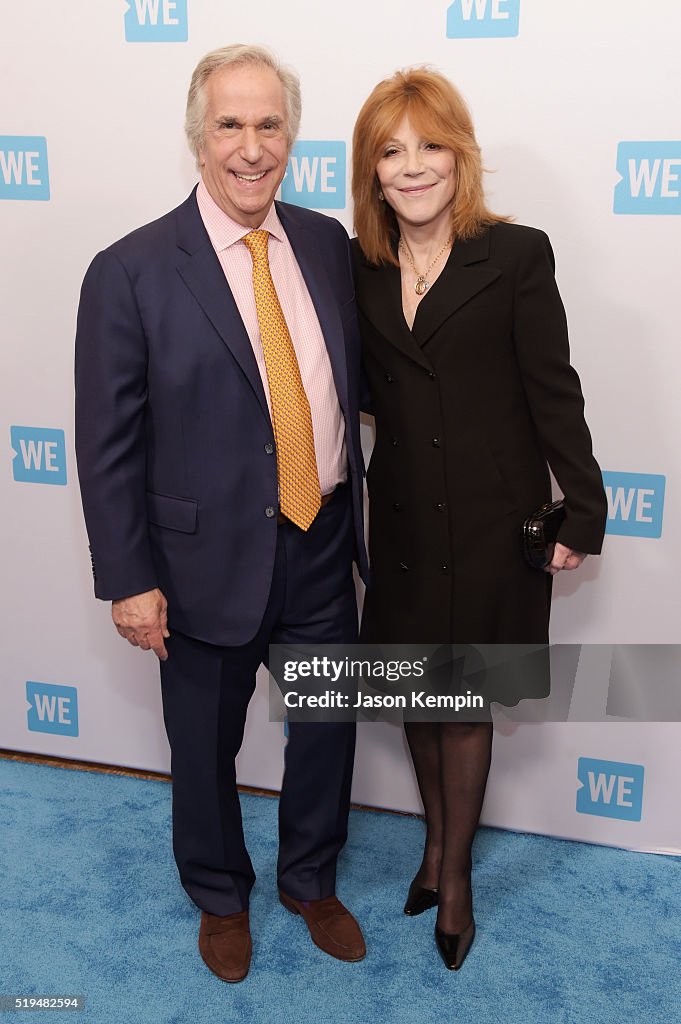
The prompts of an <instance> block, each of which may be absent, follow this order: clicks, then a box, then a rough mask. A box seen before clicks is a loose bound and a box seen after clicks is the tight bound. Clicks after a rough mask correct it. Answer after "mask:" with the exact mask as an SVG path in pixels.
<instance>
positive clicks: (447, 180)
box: [376, 117, 456, 228]
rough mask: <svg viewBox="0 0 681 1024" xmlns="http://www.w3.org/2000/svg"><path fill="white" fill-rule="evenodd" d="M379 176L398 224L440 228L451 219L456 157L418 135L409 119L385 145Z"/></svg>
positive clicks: (377, 171)
mask: <svg viewBox="0 0 681 1024" xmlns="http://www.w3.org/2000/svg"><path fill="white" fill-rule="evenodd" d="M376 175H377V177H378V181H379V183H380V186H381V191H382V192H383V195H384V196H385V201H386V202H387V203H389V204H390V206H392V208H393V210H394V211H395V214H396V215H397V219H398V221H401V222H403V223H405V224H409V225H412V226H414V227H426V226H429V225H431V226H432V227H433V228H436V227H437V226H438V225H439V224H440V223H442V222H444V221H447V220H448V219H449V211H450V207H451V204H452V201H453V199H454V194H455V192H456V161H455V158H454V154H453V152H452V151H451V149H445V147H444V146H440V145H438V144H437V143H435V142H431V141H430V140H429V139H427V138H423V137H422V136H421V135H420V134H418V133H417V132H415V131H414V129H413V128H412V126H411V124H410V123H409V119H408V118H407V117H405V118H404V119H403V120H402V121H401V122H400V124H399V125H398V126H397V129H396V131H395V136H394V138H392V139H389V140H388V142H387V143H386V144H385V146H384V148H383V155H382V156H381V158H380V160H379V161H378V164H377V166H376Z"/></svg>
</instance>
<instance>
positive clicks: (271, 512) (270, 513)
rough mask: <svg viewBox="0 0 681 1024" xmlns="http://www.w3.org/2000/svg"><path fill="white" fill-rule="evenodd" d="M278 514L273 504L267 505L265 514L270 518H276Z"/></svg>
mask: <svg viewBox="0 0 681 1024" xmlns="http://www.w3.org/2000/svg"><path fill="white" fill-rule="evenodd" d="M276 514H277V513H276V511H275V509H274V507H273V506H272V505H268V506H267V507H266V509H265V515H266V516H267V518H268V519H274V517H275V515H276Z"/></svg>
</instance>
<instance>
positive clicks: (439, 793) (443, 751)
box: [404, 722, 492, 933]
mask: <svg viewBox="0 0 681 1024" xmlns="http://www.w3.org/2000/svg"><path fill="white" fill-rule="evenodd" d="M404 731H405V733H406V734H407V742H408V743H409V749H410V750H411V756H412V759H413V761H414V768H415V769H416V778H417V780H418V784H419V790H420V793H421V799H422V801H423V807H424V810H425V813H426V845H425V849H424V851H423V860H422V862H421V866H420V868H419V870H418V872H417V874H416V879H417V882H418V883H419V884H420V885H422V886H424V887H425V888H428V889H439V892H440V897H439V904H438V912H437V923H438V925H439V927H440V928H441V929H442V930H443V931H445V932H450V933H458V932H461V931H463V930H464V928H466V927H467V926H468V924H469V923H470V920H471V916H472V913H473V903H472V895H471V875H470V873H471V847H472V845H473V837H474V836H475V831H476V829H477V827H478V821H479V819H480V811H481V809H482V801H483V799H484V796H485V786H486V785H487V776H488V774H489V766H490V760H491V756H492V724H491V722H472V723H464V722H405V725H404Z"/></svg>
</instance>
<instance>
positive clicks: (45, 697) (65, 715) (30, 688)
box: [26, 682, 78, 736]
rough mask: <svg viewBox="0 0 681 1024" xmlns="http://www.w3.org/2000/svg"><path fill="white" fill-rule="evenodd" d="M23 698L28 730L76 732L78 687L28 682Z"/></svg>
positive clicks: (75, 733) (69, 734) (73, 734)
mask: <svg viewBox="0 0 681 1024" xmlns="http://www.w3.org/2000/svg"><path fill="white" fill-rule="evenodd" d="M26 700H27V701H28V713H27V717H28V728H29V731H30V732H49V733H53V734H56V735H59V736H77V735H78V690H77V689H76V687H75V686H55V685H53V684H52V683H34V682H27V683H26Z"/></svg>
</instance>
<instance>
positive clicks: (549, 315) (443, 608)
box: [353, 69, 607, 969]
mask: <svg viewBox="0 0 681 1024" xmlns="http://www.w3.org/2000/svg"><path fill="white" fill-rule="evenodd" d="M353 146H354V151H353V197H354V203H355V227H356V231H357V236H358V237H357V239H355V241H354V242H353V246H354V253H355V263H356V280H357V300H358V305H359V310H360V323H361V329H362V335H363V342H364V366H365V371H366V375H367V380H368V384H369V387H370V392H371V406H372V411H373V413H374V415H375V418H376V443H375V448H374V452H373V455H372V458H371V464H370V466H369V472H368V477H367V480H368V487H369V501H370V506H369V508H370V511H369V531H370V534H369V546H370V558H371V579H372V582H371V586H370V588H369V590H368V591H367V594H366V599H365V608H364V616H363V621H362V639H363V640H364V641H366V642H375V643H404V642H413V643H435V644H440V643H463V644H493V643H523V644H534V643H538V644H542V643H548V624H549V610H550V600H551V582H552V576H553V575H554V574H555V573H556V572H559V571H561V570H570V569H574V568H576V567H577V566H578V565H580V564H581V562H582V561H583V559H584V557H585V555H586V553H587V552H590V553H594V554H597V553H598V552H599V551H600V549H601V544H602V540H603V533H604V530H605V520H606V514H607V505H606V499H605V493H604V490H603V484H602V480H601V473H600V470H599V467H598V465H597V463H596V461H595V459H594V457H593V454H592V451H591V437H590V435H589V430H588V428H587V425H586V423H585V420H584V400H583V398H582V392H581V388H580V383H579V378H578V376H577V374H576V372H575V371H574V370H573V369H572V367H571V366H570V360H569V348H568V338H567V326H566V321H565V313H564V310H563V306H562V303H561V300H560V296H559V294H558V290H557V287H556V283H555V279H554V261H553V253H552V250H551V245H550V243H549V240H548V238H547V236H546V235H545V234H544V233H543V232H541V231H538V230H535V229H534V228H529V227H522V226H520V225H515V224H510V223H508V221H507V219H506V218H501V217H497V216H495V215H494V214H492V213H491V212H490V211H489V210H488V209H487V208H486V206H485V203H484V198H483V193H482V183H481V179H482V170H481V163H480V153H479V148H478V146H477V143H476V141H475V136H474V133H473V126H472V123H471V120H470V115H469V113H468V111H467V109H466V106H465V104H464V102H463V100H462V99H461V97H460V95H459V94H458V93H457V92H456V90H455V89H454V88H453V86H452V85H451V83H449V82H448V81H447V79H445V78H443V77H442V76H441V75H439V74H437V73H435V72H431V71H429V70H427V69H415V70H411V71H407V72H400V73H398V74H396V75H395V76H394V77H393V78H391V79H388V80H386V81H384V82H381V83H380V84H379V85H378V86H376V88H375V89H374V90H373V92H372V94H371V95H370V96H369V98H368V99H367V101H366V103H365V104H364V106H363V108H362V110H361V112H360V115H359V118H358V121H357V125H356V127H355V134H354V142H353ZM549 466H550V467H551V469H552V471H553V473H554V475H555V477H556V480H557V481H558V484H559V486H560V487H561V489H562V491H563V493H564V496H565V507H566V512H567V515H566V518H565V521H564V523H563V525H562V527H561V530H560V533H559V535H558V541H557V542H556V544H555V549H554V552H553V558H552V561H551V563H550V565H548V566H547V569H546V572H541V571H537V570H536V569H532V568H530V567H529V566H528V565H527V564H526V563H525V561H524V558H523V555H522V549H521V544H520V533H521V526H522V523H523V521H524V519H525V518H526V517H527V516H528V515H529V514H530V513H531V512H533V511H534V510H535V509H537V508H538V507H539V506H541V505H542V504H544V503H545V502H548V501H550V500H551V485H550V478H549ZM532 695H533V696H537V695H538V694H537V693H536V691H534V692H533V693H532ZM514 699H517V695H515V697H514ZM405 731H406V734H407V740H408V743H409V747H410V750H411V754H412V757H413V761H414V767H415V770H416V775H417V779H418V784H419V789H420V793H421V797H422V800H423V804H424V809H425V816H426V828H427V831H426V843H425V850H424V855H423V861H422V863H421V866H420V868H419V870H418V872H417V874H416V876H415V878H414V880H413V882H412V884H411V886H410V889H409V894H408V898H407V903H406V905H405V913H407V914H418V913H421V912H422V911H423V910H425V909H428V908H429V907H432V906H435V905H437V906H438V917H437V924H436V928H435V934H436V939H437V943H438V947H439V949H440V953H441V955H442V957H443V959H444V961H445V964H446V965H447V966H448V967H450V968H452V969H457V968H458V967H459V966H460V965H461V963H462V962H463V958H464V957H465V955H466V953H467V951H468V948H469V947H470V944H471V942H472V940H473V935H474V923H473V913H472V897H471V884H470V870H471V844H472V841H473V837H474V834H475V830H476V828H477V824H478V820H479V816H480V809H481V807H482V801H483V798H484V793H485V785H486V782H487V775H488V771H489V764H490V756H491V744H492V726H491V723H488V722H479V723H467V724H464V723H452V722H449V723H444V722H443V723H415V722H412V723H405Z"/></svg>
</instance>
